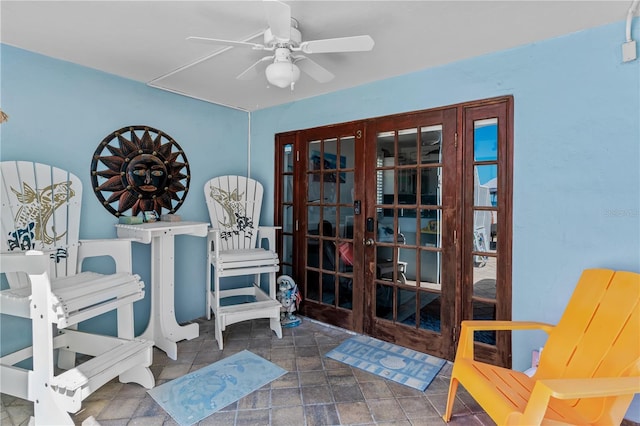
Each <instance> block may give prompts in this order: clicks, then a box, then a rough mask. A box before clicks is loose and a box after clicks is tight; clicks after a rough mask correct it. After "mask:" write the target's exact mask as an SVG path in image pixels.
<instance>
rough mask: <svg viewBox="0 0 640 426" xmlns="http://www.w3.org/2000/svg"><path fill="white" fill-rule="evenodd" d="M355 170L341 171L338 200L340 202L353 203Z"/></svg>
mask: <svg viewBox="0 0 640 426" xmlns="http://www.w3.org/2000/svg"><path fill="white" fill-rule="evenodd" d="M353 176H354V172H340V193H339V194H338V197H339V198H338V200H337V202H338V203H340V204H353V195H354V192H353V182H354V177H353Z"/></svg>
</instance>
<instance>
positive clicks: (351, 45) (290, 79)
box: [187, 0, 374, 90]
mask: <svg viewBox="0 0 640 426" xmlns="http://www.w3.org/2000/svg"><path fill="white" fill-rule="evenodd" d="M264 5H265V8H266V12H267V22H268V24H269V28H267V29H266V30H265V31H264V37H263V39H264V42H263V44H259V43H251V42H246V41H233V40H222V39H217V38H209V37H187V40H191V41H199V42H205V43H213V44H224V45H227V46H233V47H250V48H252V49H253V50H264V51H268V52H272V54H271V55H268V56H265V57H263V58H261V59H259V60H258V61H257V62H255V63H254V64H253V65H251V66H250V67H249V68H247V69H246V70H244V71H243V72H241V73H240V74H239V75H238V76H237V77H236V78H237V79H239V80H249V79H251V78H255V77H256V76H257V74H258V71H257V69H258V68H259V65H260V64H263V63H265V62H271V64H269V65H268V66H267V67H266V69H265V75H266V77H267V81H269V83H271V84H273V85H275V86H277V87H280V88H285V87H291V90H293V86H294V85H295V83H296V82H297V81H298V79H299V78H300V71H303V72H304V73H306V74H308V75H309V76H310V77H311V78H313V79H314V80H316V81H317V82H319V83H326V82H328V81H331V80H332V79H333V78H334V75H333V74H332V73H331V72H330V71H329V70H327V69H326V68H324V67H322V66H321V65H319V64H318V63H316V62H314V61H312V60H311V59H309V58H308V57H306V56H304V55H303V54H302V53H304V54H307V55H309V54H313V53H335V52H364V51H369V50H371V49H373V45H374V41H373V39H372V38H371V37H370V36H368V35H361V36H353V37H340V38H330V39H324V40H312V41H302V34H301V33H300V31H299V30H298V21H296V20H295V19H294V18H292V17H291V7H290V6H289V5H288V4H286V3H282V2H280V1H277V0H264Z"/></svg>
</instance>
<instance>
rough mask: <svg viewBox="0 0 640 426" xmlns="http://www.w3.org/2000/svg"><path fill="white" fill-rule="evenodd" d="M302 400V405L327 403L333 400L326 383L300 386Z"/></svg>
mask: <svg viewBox="0 0 640 426" xmlns="http://www.w3.org/2000/svg"><path fill="white" fill-rule="evenodd" d="M301 391H302V402H303V404H304V405H309V404H328V403H331V402H334V401H333V394H332V393H331V388H330V387H329V386H328V385H325V386H307V387H304V388H301Z"/></svg>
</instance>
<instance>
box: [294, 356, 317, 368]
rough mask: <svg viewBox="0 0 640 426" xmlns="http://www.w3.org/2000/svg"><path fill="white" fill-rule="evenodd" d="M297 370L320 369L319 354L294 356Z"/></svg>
mask: <svg viewBox="0 0 640 426" xmlns="http://www.w3.org/2000/svg"><path fill="white" fill-rule="evenodd" d="M296 364H297V366H298V371H311V370H322V368H323V367H322V359H321V358H320V357H319V356H308V357H300V358H296Z"/></svg>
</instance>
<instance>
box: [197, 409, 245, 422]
mask: <svg viewBox="0 0 640 426" xmlns="http://www.w3.org/2000/svg"><path fill="white" fill-rule="evenodd" d="M235 421H236V412H235V411H217V412H215V413H213V414H212V415H210V416H209V417H207V418H204V419H202V420H200V422H198V426H219V425H233V424H235Z"/></svg>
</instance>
